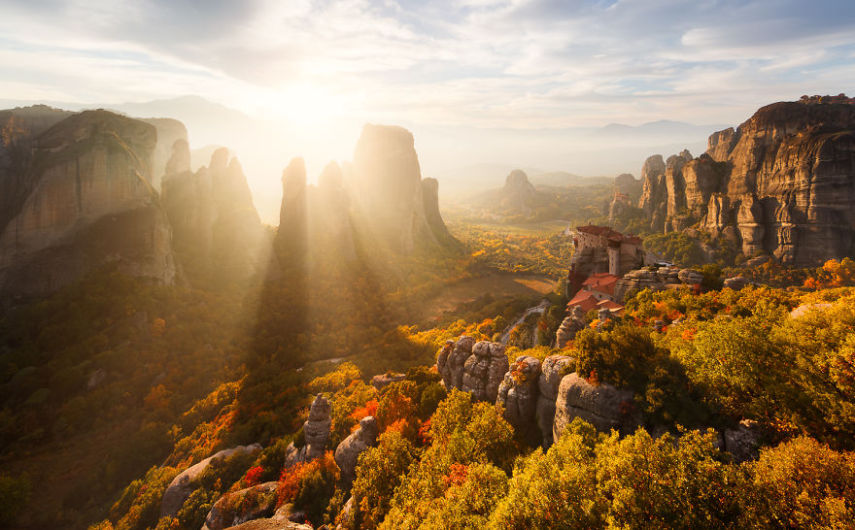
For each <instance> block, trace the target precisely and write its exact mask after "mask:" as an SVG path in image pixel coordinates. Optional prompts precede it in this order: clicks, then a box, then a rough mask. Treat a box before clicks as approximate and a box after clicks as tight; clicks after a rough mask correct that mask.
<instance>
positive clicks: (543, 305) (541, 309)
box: [499, 298, 549, 344]
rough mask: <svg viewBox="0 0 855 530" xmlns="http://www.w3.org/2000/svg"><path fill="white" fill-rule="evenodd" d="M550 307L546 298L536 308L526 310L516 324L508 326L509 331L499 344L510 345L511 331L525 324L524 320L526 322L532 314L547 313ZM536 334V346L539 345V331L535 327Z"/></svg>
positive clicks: (504, 334)
mask: <svg viewBox="0 0 855 530" xmlns="http://www.w3.org/2000/svg"><path fill="white" fill-rule="evenodd" d="M548 307H549V300H546V299H545V298H544V299H543V300H541V301H540V303H539V304H537V305H536V306H534V307H529V308H528V309H526V310H525V311H524V312H523V314H522V315H520V317H519V318H518V319H516V320H514V322H513V323H512V324H511V325H510V326H508V328H507V329H506V330H505V331H504V332H503V333H502V338H501V339H499V342H501V343H502V344H507V343H508V340H509V339H510V338H511V331H513V329H514V328H515V327H517V326H519V325H520V324H522V323H523V321H524V320H525V319H526V318H527V317H528V316H529V315H530V314H532V313H540V314H541V315H542V314H543V312H544V311H546V308H548ZM534 332H535V336H534V343H535V344H537V332H538V329H537V328H536V327H535V330H534Z"/></svg>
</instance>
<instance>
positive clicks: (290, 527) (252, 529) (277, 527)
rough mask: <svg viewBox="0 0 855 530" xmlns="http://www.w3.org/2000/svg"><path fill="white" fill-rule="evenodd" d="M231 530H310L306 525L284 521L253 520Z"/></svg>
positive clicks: (274, 519) (270, 519) (273, 519)
mask: <svg viewBox="0 0 855 530" xmlns="http://www.w3.org/2000/svg"><path fill="white" fill-rule="evenodd" d="M231 530H312V527H311V526H309V525H307V524H300V523H295V522H292V521H288V520H286V519H276V518H272V517H271V518H269V519H253V520H252V521H247V522H245V523H242V524H239V525H237V526H233V527H231Z"/></svg>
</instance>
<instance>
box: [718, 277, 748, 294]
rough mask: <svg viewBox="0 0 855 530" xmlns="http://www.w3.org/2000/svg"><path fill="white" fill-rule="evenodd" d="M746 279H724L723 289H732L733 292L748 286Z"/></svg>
mask: <svg viewBox="0 0 855 530" xmlns="http://www.w3.org/2000/svg"><path fill="white" fill-rule="evenodd" d="M749 283H750V282H749V280H748V278H746V277H745V276H732V277H730V278H725V280H724V285H723V286H724V287H727V288H728V289H733V290H734V291H738V290H740V289H742V288H744V287H746V286H747V285H748V284H749Z"/></svg>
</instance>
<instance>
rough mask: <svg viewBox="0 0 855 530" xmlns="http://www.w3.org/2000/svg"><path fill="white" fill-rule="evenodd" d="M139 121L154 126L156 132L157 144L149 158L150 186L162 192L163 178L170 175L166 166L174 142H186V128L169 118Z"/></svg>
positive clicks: (170, 157) (188, 155)
mask: <svg viewBox="0 0 855 530" xmlns="http://www.w3.org/2000/svg"><path fill="white" fill-rule="evenodd" d="M140 121H144V122H145V123H148V124H151V125H154V128H155V130H156V131H157V142H156V143H155V145H154V151H153V152H152V158H151V185H152V186H154V189H156V190H157V191H162V187H161V184H162V182H163V178H164V177H165V176H166V175H168V174H170V173H171V171H169V168H167V164H168V163H169V161H170V159H172V156H173V153H174V151H173V146H174V145H175V142H179V141H180V142H184V143H186V142H187V127H185V126H184V124H183V123H181V122H180V121H178V120H173V119H171V118H145V119H142V120H140ZM189 166H190V151H189V150H188V151H187V170H189V169H190V167H189Z"/></svg>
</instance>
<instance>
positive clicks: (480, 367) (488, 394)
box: [460, 341, 508, 403]
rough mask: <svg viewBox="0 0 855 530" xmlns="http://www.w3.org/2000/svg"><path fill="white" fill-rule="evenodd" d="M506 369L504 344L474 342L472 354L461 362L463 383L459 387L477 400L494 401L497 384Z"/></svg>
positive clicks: (500, 382)
mask: <svg viewBox="0 0 855 530" xmlns="http://www.w3.org/2000/svg"><path fill="white" fill-rule="evenodd" d="M507 371H508V357H507V356H506V355H505V345H504V344H502V343H499V342H487V341H481V342H476V343H475V345H474V346H472V355H470V356H469V358H468V359H466V362H465V363H464V364H463V384H462V386H461V387H460V389H461V390H463V391H464V392H469V393H470V394H472V397H473V398H475V399H476V400H478V401H487V402H489V403H495V401H496V396H497V395H498V393H499V385H500V384H502V380H503V379H504V377H505V373H507Z"/></svg>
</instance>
